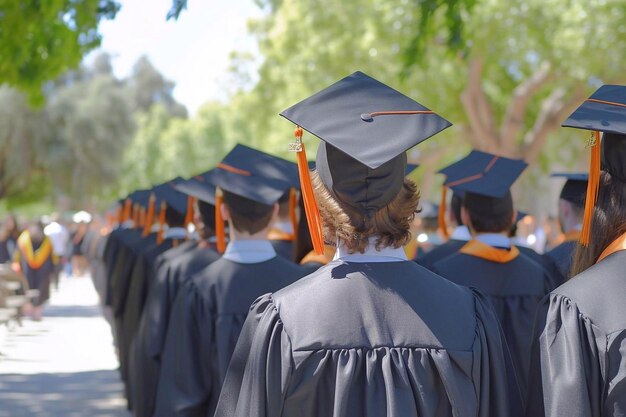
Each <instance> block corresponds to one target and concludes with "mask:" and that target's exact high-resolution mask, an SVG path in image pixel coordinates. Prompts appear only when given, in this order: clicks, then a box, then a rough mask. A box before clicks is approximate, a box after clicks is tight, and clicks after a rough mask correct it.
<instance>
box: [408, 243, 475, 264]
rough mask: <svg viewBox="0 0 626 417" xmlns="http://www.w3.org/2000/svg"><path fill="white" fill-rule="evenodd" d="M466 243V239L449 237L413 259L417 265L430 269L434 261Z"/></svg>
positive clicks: (448, 254)
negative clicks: (444, 241)
mask: <svg viewBox="0 0 626 417" xmlns="http://www.w3.org/2000/svg"><path fill="white" fill-rule="evenodd" d="M466 243H467V241H466V240H457V239H450V240H448V241H447V242H446V243H443V244H441V245H439V246H437V247H435V248H433V249H432V250H430V251H428V252H426V253H424V254H423V255H420V256H418V257H417V259H415V262H417V263H418V264H419V265H422V266H423V267H424V268H426V269H430V270H431V271H432V269H433V267H434V265H435V263H437V262H439V261H440V260H442V259H444V258H447V257H448V256H450V255H452V254H454V253H456V252H458V251H459V249H461V248H462V247H463V245H465V244H466Z"/></svg>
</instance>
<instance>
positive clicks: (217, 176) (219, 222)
mask: <svg viewBox="0 0 626 417" xmlns="http://www.w3.org/2000/svg"><path fill="white" fill-rule="evenodd" d="M284 170H286V171H287V172H286V173H285V172H284ZM296 170H297V168H296V165H295V164H294V163H293V162H289V161H286V160H283V159H281V158H278V157H274V156H272V155H269V154H266V153H264V152H261V151H258V150H256V149H253V148H250V147H247V146H243V145H237V146H235V148H234V149H233V150H232V151H231V152H229V153H228V155H226V156H225V157H224V159H223V160H222V162H220V163H219V164H218V165H217V168H216V169H215V170H213V172H212V174H211V177H210V181H211V182H212V183H213V184H214V185H215V186H216V187H217V191H216V198H215V206H216V207H215V216H216V219H215V224H216V237H217V246H218V251H219V252H220V253H222V252H223V251H224V250H225V231H224V220H223V219H222V213H221V209H220V207H221V205H222V204H223V195H222V193H221V190H223V191H227V192H229V193H232V194H235V195H237V196H239V197H242V198H243V199H244V200H243V201H252V202H255V203H259V204H261V205H264V206H271V205H272V204H274V203H276V202H277V201H278V200H280V198H281V197H282V196H283V195H284V194H285V192H287V191H288V190H289V191H290V206H291V207H290V213H291V221H292V223H294V229H293V230H296V225H295V223H296V222H295V220H296V219H295V206H296V204H297V200H296V197H295V192H293V188H294V187H293V185H294V182H293V181H294V180H293V178H294V176H295V172H296ZM289 176H291V178H289ZM262 207H263V206H259V205H258V204H247V205H246V204H242V207H241V209H242V210H243V211H244V212H246V215H247V216H250V217H256V216H258V215H259V213H257V211H258V210H259V209H261V208H262Z"/></svg>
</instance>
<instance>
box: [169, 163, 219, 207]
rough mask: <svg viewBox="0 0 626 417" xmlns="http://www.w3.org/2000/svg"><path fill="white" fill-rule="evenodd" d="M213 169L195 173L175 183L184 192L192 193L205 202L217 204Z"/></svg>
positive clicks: (176, 187) (191, 194) (175, 186)
mask: <svg viewBox="0 0 626 417" xmlns="http://www.w3.org/2000/svg"><path fill="white" fill-rule="evenodd" d="M213 173H214V172H213V170H211V171H207V172H205V173H203V174H198V175H195V176H193V177H191V178H189V179H187V180H185V181H181V182H180V183H178V184H175V185H174V188H175V189H176V190H178V191H180V192H181V193H183V194H187V195H190V196H192V197H194V198H196V199H198V200H201V201H204V202H205V203H208V204H211V205H213V206H214V205H215V184H214V183H213V181H212V179H211V178H212V175H213Z"/></svg>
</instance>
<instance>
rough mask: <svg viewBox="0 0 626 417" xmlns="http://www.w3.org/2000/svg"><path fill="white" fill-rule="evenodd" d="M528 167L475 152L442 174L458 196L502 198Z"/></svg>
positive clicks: (516, 161)
mask: <svg viewBox="0 0 626 417" xmlns="http://www.w3.org/2000/svg"><path fill="white" fill-rule="evenodd" d="M527 165H528V164H527V163H526V162H524V161H522V160H521V159H509V158H505V157H502V156H497V155H492V154H489V153H486V152H481V151H472V152H470V154H469V155H467V156H466V157H465V158H463V159H461V160H460V161H457V162H455V163H454V164H452V165H449V166H447V167H446V168H444V169H442V170H440V171H439V172H440V173H442V174H445V175H446V182H445V183H444V186H446V187H448V188H450V189H452V190H454V192H465V193H468V192H469V193H474V194H479V195H483V196H487V197H495V198H501V197H504V196H505V195H506V194H507V192H508V191H509V190H510V188H511V186H512V185H513V183H514V182H515V180H517V178H518V177H519V176H520V174H521V173H522V172H523V171H524V169H526V166H527Z"/></svg>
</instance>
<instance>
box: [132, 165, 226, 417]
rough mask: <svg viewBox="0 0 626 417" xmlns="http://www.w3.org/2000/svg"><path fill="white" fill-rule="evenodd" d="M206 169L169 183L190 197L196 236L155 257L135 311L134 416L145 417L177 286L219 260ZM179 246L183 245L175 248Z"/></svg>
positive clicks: (212, 191) (212, 189)
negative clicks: (197, 238) (138, 317)
mask: <svg viewBox="0 0 626 417" xmlns="http://www.w3.org/2000/svg"><path fill="white" fill-rule="evenodd" d="M211 175H212V171H208V172H206V173H204V174H201V175H197V176H195V177H193V178H190V179H189V180H186V181H182V182H180V183H177V184H175V186H174V188H175V189H176V190H178V191H180V192H182V193H184V194H186V195H188V196H190V197H192V198H193V199H195V200H196V209H195V210H193V212H194V216H195V221H194V224H195V226H196V228H197V231H198V234H199V236H200V238H201V240H200V241H195V240H188V241H187V242H185V243H183V244H181V245H179V246H178V247H176V248H172V249H170V250H168V251H166V252H164V253H163V254H161V255H160V256H159V259H158V260H157V264H159V263H160V265H159V266H158V269H157V271H156V276H155V279H154V281H153V282H152V284H151V286H150V290H149V293H148V296H147V299H146V305H145V307H144V309H143V313H142V315H141V320H140V323H139V328H138V331H137V336H136V338H135V343H134V345H133V349H131V355H132V356H133V358H132V361H131V363H132V366H133V368H134V369H133V372H131V373H130V375H131V377H133V379H134V381H133V382H132V385H133V387H134V389H133V396H134V400H133V403H134V404H135V407H134V409H133V413H134V415H135V416H138V417H139V416H148V417H151V416H152V415H153V413H154V403H155V400H156V391H157V387H158V379H159V372H160V364H161V352H162V350H163V345H164V343H165V336H166V334H167V328H168V325H169V318H170V313H171V310H172V305H173V303H174V299H175V298H176V295H177V294H178V290H179V288H180V287H181V286H182V285H183V284H184V282H186V280H187V279H189V278H190V277H191V276H192V275H194V274H195V273H197V272H199V271H201V270H202V269H204V268H205V267H207V266H208V265H210V264H211V263H212V262H214V261H216V260H217V259H219V257H220V255H219V253H218V252H217V246H216V244H215V239H214V237H215V186H214V185H213V184H212V183H211V181H210V177H211ZM181 248H184V249H182V250H181Z"/></svg>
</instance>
